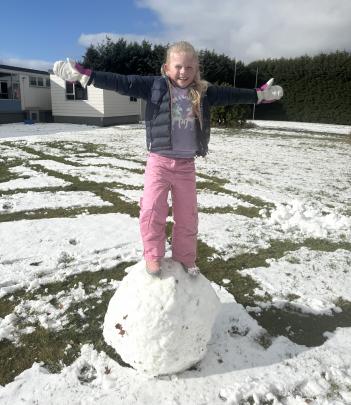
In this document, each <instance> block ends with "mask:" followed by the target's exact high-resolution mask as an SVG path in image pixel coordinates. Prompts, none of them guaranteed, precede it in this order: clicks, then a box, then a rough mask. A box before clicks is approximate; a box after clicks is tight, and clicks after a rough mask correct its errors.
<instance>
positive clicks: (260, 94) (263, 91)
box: [256, 78, 284, 104]
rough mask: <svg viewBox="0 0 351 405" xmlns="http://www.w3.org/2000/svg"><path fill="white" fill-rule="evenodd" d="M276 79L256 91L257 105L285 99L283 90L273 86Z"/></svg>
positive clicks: (270, 80)
mask: <svg viewBox="0 0 351 405" xmlns="http://www.w3.org/2000/svg"><path fill="white" fill-rule="evenodd" d="M273 82H274V79H273V78H272V79H269V80H268V82H267V83H265V84H264V85H263V86H261V87H259V88H258V89H256V91H257V104H261V103H262V104H267V103H273V101H277V100H279V99H281V98H282V97H283V94H284V92H283V89H282V87H280V86H273Z"/></svg>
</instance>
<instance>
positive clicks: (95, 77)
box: [53, 58, 154, 99]
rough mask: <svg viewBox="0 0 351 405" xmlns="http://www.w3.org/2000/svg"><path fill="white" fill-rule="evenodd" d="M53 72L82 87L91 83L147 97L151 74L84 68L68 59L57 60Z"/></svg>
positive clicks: (135, 95)
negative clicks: (121, 72) (98, 70)
mask: <svg viewBox="0 0 351 405" xmlns="http://www.w3.org/2000/svg"><path fill="white" fill-rule="evenodd" d="M53 71H54V74H55V75H56V76H58V77H60V78H61V79H63V80H66V81H69V82H77V81H78V82H79V83H80V84H81V85H82V86H83V87H84V88H85V87H86V86H89V85H90V84H93V85H94V86H95V87H98V88H100V89H105V90H112V91H116V92H118V93H120V94H123V95H126V96H132V97H137V98H144V99H147V98H148V97H149V95H150V91H151V86H152V83H153V81H154V77H153V76H139V75H120V74H118V73H110V72H96V71H93V70H91V69H86V68H84V67H83V66H82V65H80V64H79V63H77V62H75V61H73V60H71V59H68V58H67V60H66V61H57V62H55V64H54V67H53Z"/></svg>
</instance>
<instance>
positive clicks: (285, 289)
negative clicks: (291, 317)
mask: <svg viewBox="0 0 351 405" xmlns="http://www.w3.org/2000/svg"><path fill="white" fill-rule="evenodd" d="M255 124H256V125H258V126H259V128H255V129H253V130H250V129H245V130H241V131H234V133H231V132H230V131H223V130H218V129H215V130H214V131H213V134H212V138H211V144H210V154H209V156H208V157H207V158H206V159H197V161H196V165H197V170H198V173H199V174H203V175H206V176H207V177H205V178H202V177H201V176H200V177H198V180H199V181H198V184H201V183H202V184H208V185H209V187H210V185H211V184H212V186H213V189H211V187H210V188H209V189H207V188H205V189H204V188H203V187H201V188H200V189H199V193H198V201H199V208H200V210H201V209H207V210H208V209H209V211H205V212H200V215H199V238H200V239H201V240H202V241H203V242H204V243H206V244H207V245H208V246H210V247H212V248H215V249H216V252H217V253H216V254H215V258H216V259H217V260H219V259H221V260H224V261H225V260H227V259H229V258H235V257H236V256H238V255H241V254H253V253H257V252H258V251H259V250H260V249H263V250H264V249H268V248H269V247H270V246H271V244H272V241H281V242H282V243H284V242H285V241H286V242H295V243H300V244H302V245H303V243H304V240H305V239H307V238H321V239H322V240H323V241H325V242H328V243H333V244H335V245H336V246H337V245H338V244H341V245H342V246H343V247H341V248H338V249H330V250H328V251H323V249H322V250H312V249H311V248H307V247H304V246H302V247H300V248H299V249H297V250H294V251H291V252H285V254H284V255H283V256H282V257H280V258H278V259H275V258H269V259H267V260H266V264H267V266H266V267H256V268H246V269H245V270H243V271H242V272H241V274H243V275H245V276H246V277H247V278H249V277H251V278H253V279H254V280H255V281H256V282H257V284H258V288H256V290H255V291H254V293H255V299H256V302H255V304H256V305H257V306H256V307H255V311H256V312H258V313H259V312H260V311H261V310H263V309H267V308H269V307H270V306H275V307H278V308H285V307H286V306H287V305H288V306H290V307H294V308H296V309H297V310H299V311H302V312H304V314H305V315H306V316H307V315H308V314H314V315H316V314H326V315H329V317H333V315H334V314H335V312H338V311H342V310H343V309H342V308H341V307H340V306H339V301H340V300H346V301H351V297H350V290H351V288H350V287H351V284H350V283H351V282H350V277H349V271H350V268H351V266H350V265H351V252H350V250H348V249H347V243H349V242H350V239H351V222H350V215H351V213H350V203H351V195H350V192H349V190H350V178H351V176H350V174H351V166H350V158H351V147H350V142H349V138H348V134H350V129H351V127H346V126H334V125H333V126H330V125H320V124H305V123H281V122H278V123H277V122H259V121H255ZM260 128H261V129H260ZM306 131H308V132H306ZM0 138H3V139H2V140H0V163H1V164H10V163H11V161H13V162H14V165H12V167H9V169H8V173H9V176H7V178H6V180H5V181H3V182H1V181H0V191H1V192H3V194H1V196H0V275H1V278H0V297H5V298H8V297H9V300H10V301H11V294H16V292H17V291H18V290H19V289H25V290H27V291H30V292H33V294H34V298H31V299H22V300H21V301H20V302H17V303H16V305H15V306H14V308H13V310H12V311H11V312H10V313H8V314H7V315H5V316H4V317H3V318H1V317H0V340H3V339H7V340H9V341H11V342H13V344H20V339H21V336H23V335H24V334H31V333H33V330H34V329H35V328H36V325H38V324H39V325H40V326H41V327H42V328H44V329H48V330H52V331H59V330H62V329H64V328H65V326H66V325H67V323H66V322H67V308H69V307H70V305H72V304H73V303H81V307H80V309H79V312H78V313H79V316H80V317H81V318H82V320H83V321H84V320H85V317H86V314H87V313H88V311H89V308H87V306H86V305H85V301H86V299H87V298H89V297H92V296H95V297H96V299H97V300H99V299H100V298H99V297H100V296H101V294H102V293H103V292H104V291H109V290H111V291H112V290H113V289H114V288H116V287H118V282H115V281H109V280H107V279H106V280H101V282H100V283H99V284H98V285H96V287H95V290H94V291H90V292H89V293H88V292H87V291H86V290H85V289H84V286H83V285H82V284H81V283H78V284H77V285H75V286H74V287H72V288H70V289H68V290H65V291H60V292H58V293H57V294H55V295H54V296H53V295H52V294H50V293H47V294H45V293H43V292H42V290H40V291H41V293H40V294H39V293H38V294H37V295H35V292H36V289H37V288H38V287H40V286H47V285H51V283H55V282H58V281H62V280H64V279H66V278H67V277H69V276H71V275H74V274H80V273H83V272H96V271H98V270H101V269H111V268H113V267H114V266H116V265H117V264H119V263H122V262H126V261H137V260H139V259H140V258H141V255H142V246H141V242H140V236H139V226H138V219H137V218H134V217H131V216H129V215H127V214H122V213H119V212H115V213H109V214H105V213H101V214H89V211H88V208H89V207H90V206H94V207H99V206H102V205H106V204H109V203H108V202H106V201H104V200H103V198H102V197H101V196H100V195H99V196H98V195H96V194H94V193H93V192H87V191H81V190H77V191H72V190H69V191H68V190H64V189H63V190H62V191H59V192H58V191H57V188H58V187H62V188H65V187H67V186H69V185H71V183H70V182H67V181H64V180H62V179H61V178H59V177H55V175H54V174H52V173H55V172H56V173H57V176H61V175H69V176H71V178H72V179H74V178H76V179H77V180H79V181H80V182H86V181H89V182H95V183H97V184H101V183H111V190H113V191H115V192H117V193H119V194H120V195H122V196H123V199H124V200H125V202H126V203H128V202H133V203H134V202H138V201H139V199H140V196H141V194H142V184H143V175H142V174H141V173H139V171H140V170H141V169H143V163H142V162H145V159H146V151H145V130H144V129H143V126H141V125H125V126H119V127H110V128H97V127H89V126H85V125H71V124H34V125H23V124H9V125H0ZM22 148H26V150H24V149H22ZM27 148H29V149H27ZM29 151H30V152H29ZM36 153H37V154H36ZM42 154H45V158H43V157H42V156H43V155H42ZM58 158H59V159H58ZM10 166H11V165H10ZM33 166H35V167H33ZM40 168H41V169H40ZM46 170H50V175H48V174H47V173H46ZM218 178H220V179H222V180H223V181H222V182H220V183H218V181H217V180H218ZM205 182H206V183H205ZM113 183H118V185H117V184H116V186H114V185H113ZM117 186H118V188H116V187H117ZM124 186H125V187H124ZM103 187H105V189H106V190H110V189H109V188H108V187H106V186H105V184H104V186H103ZM41 188H42V189H44V188H45V192H44V191H43V192H39V191H37V190H36V191H35V192H34V191H33V190H32V189H41ZM50 188H55V190H53V191H50V190H47V189H50ZM132 188H135V189H132ZM170 202H171V201H170ZM78 206H79V207H83V208H84V207H85V208H86V214H81V215H78V216H76V217H72V218H67V217H66V218H64V217H62V218H60V217H56V218H39V219H38V218H37V219H31V220H29V219H19V220H14V221H8V220H7V222H1V214H4V213H6V214H7V216H8V215H11V214H12V213H16V215H20V213H23V215H25V213H26V212H31V211H33V210H36V209H40V210H43V209H44V210H45V209H53V208H73V207H78ZM226 207H231V208H233V209H237V208H238V207H244V208H245V209H246V210H250V209H253V208H255V209H256V210H257V212H259V214H255V215H251V216H246V215H242V214H239V213H237V212H235V213H234V212H223V210H222V212H221V211H219V212H216V209H220V208H222V209H223V208H224V209H225V208H226ZM212 211H213V212H212ZM345 246H346V247H345ZM169 253H170V252H169V251H168V252H167V254H169ZM214 263H215V262H214ZM213 272H214V274H215V272H216V269H215V268H214V269H213ZM222 283H223V286H219V285H217V284H214V283H213V287H214V289H215V290H216V292H217V294H218V296H219V297H220V300H221V303H222V307H221V308H222V309H221V312H220V315H219V317H218V319H217V322H216V326H215V328H214V334H213V337H212V341H211V342H210V345H209V349H208V354H207V356H206V357H205V359H204V360H203V361H202V362H201V363H200V364H199V365H198V366H197V367H196V369H194V370H189V371H187V372H184V373H181V374H179V375H173V376H167V377H162V378H158V379H149V378H146V377H145V376H144V375H142V374H140V373H137V372H135V371H134V370H133V369H130V368H125V367H122V366H120V365H119V364H118V363H116V362H115V361H114V360H112V359H111V358H109V357H108V356H107V355H106V354H105V353H103V352H98V351H97V350H96V348H94V345H93V344H90V345H84V346H82V347H81V353H80V355H79V356H78V358H77V360H76V361H75V362H74V363H73V364H71V365H70V366H64V367H63V368H62V371H61V372H59V373H57V374H52V373H49V372H48V371H47V369H46V368H45V367H44V365H43V364H40V363H37V362H35V359H34V358H33V366H32V367H31V368H29V369H27V370H25V371H24V372H22V373H21V374H20V375H18V376H17V377H16V379H15V380H14V381H13V382H11V383H9V384H7V385H6V386H3V387H1V386H0V402H1V404H17V403H37V404H45V405H47V404H62V403H64V402H67V403H74V404H92V403H99V404H114V403H123V404H146V403H147V404H156V403H157V404H167V405H168V404H195V405H197V404H198V405H200V404H202V405H203V404H223V403H224V404H233V405H234V404H248V403H255V404H283V405H290V404H293V405H295V404H296V405H299V404H306V403H309V404H313V405H321V404H323V405H326V404H333V405H334V404H340V405H341V404H343V405H344V404H348V403H351V389H350V387H351V369H350V364H351V354H350V350H349V347H350V344H351V328H350V327H343V328H341V327H339V328H336V329H335V330H334V332H333V333H330V332H328V333H326V334H325V338H326V341H325V343H323V344H321V345H320V346H316V347H309V348H308V347H305V346H302V345H298V344H296V343H293V342H292V341H291V340H289V339H288V338H287V337H285V336H280V335H278V336H276V337H274V336H269V335H268V336H267V332H266V331H265V330H264V329H263V328H262V327H261V326H260V325H259V323H258V322H257V321H256V320H255V319H254V318H253V317H252V316H251V315H250V313H251V312H250V313H248V308H247V309H245V308H244V307H243V306H242V305H240V304H238V303H237V302H236V301H235V298H234V297H233V296H232V295H231V294H229V293H228V292H227V290H226V289H227V288H229V287H230V285H231V283H232V281H231V280H229V279H227V278H223V279H222ZM94 294H95V295H94ZM266 294H269V295H270V296H271V301H269V302H267V301H266V300H265V301H264V302H263V300H262V302H261V301H260V296H263V295H264V296H265V297H266ZM53 298H55V299H56V300H58V301H59V304H60V305H58V306H57V305H56V306H53V304H52V299H53ZM12 299H13V297H12ZM251 309H252V308H251ZM252 312H254V311H252ZM21 319H27V320H28V322H27V324H26V326H25V327H21V323H20V320H21ZM84 322H85V323H84V325H83V327H84V328H89V324H88V323H87V322H86V321H84ZM277 322H279V320H277ZM84 330H85V329H84ZM267 341H268V344H267ZM264 342H266V343H264ZM67 350H69V344H68V346H67Z"/></svg>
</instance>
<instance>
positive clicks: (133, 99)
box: [129, 97, 138, 102]
mask: <svg viewBox="0 0 351 405" xmlns="http://www.w3.org/2000/svg"><path fill="white" fill-rule="evenodd" d="M129 101H134V102H135V101H138V99H137V98H136V97H129Z"/></svg>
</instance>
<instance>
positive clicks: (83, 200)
mask: <svg viewBox="0 0 351 405" xmlns="http://www.w3.org/2000/svg"><path fill="white" fill-rule="evenodd" d="M111 205H113V204H112V203H109V202H107V201H103V200H102V199H101V198H99V197H98V196H96V195H95V194H93V193H90V192H89V191H58V192H56V193H51V192H48V191H47V192H41V193H40V192H33V191H28V192H27V193H17V194H14V195H6V196H3V197H0V215H1V214H8V213H12V212H21V211H32V210H40V209H45V208H77V207H97V206H100V207H102V206H111ZM0 219H1V216H0Z"/></svg>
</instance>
